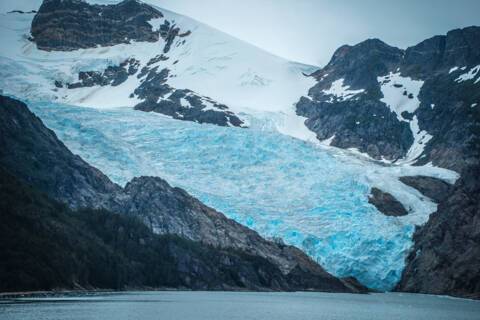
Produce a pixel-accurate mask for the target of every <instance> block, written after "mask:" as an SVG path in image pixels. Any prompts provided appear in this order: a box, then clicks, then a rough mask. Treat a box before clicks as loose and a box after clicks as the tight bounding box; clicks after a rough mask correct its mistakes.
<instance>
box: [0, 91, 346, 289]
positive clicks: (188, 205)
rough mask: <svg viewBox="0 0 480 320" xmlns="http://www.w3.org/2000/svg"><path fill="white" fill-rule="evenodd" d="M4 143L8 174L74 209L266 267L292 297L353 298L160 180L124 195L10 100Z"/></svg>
mask: <svg viewBox="0 0 480 320" xmlns="http://www.w3.org/2000/svg"><path fill="white" fill-rule="evenodd" d="M0 137H1V140H0V142H1V144H0V146H1V148H0V164H1V165H2V166H4V167H5V168H6V169H7V170H9V171H10V172H12V173H13V174H14V175H15V176H17V177H18V178H19V179H20V180H21V181H22V182H24V183H27V184H29V185H32V186H33V187H35V188H38V189H39V190H41V191H43V192H45V193H46V194H47V195H49V196H51V197H53V198H55V199H56V200H58V201H61V202H64V203H66V204H68V205H69V206H70V207H72V208H78V207H94V208H104V209H108V210H111V211H113V212H118V213H123V214H127V215H130V216H134V217H138V218H140V219H141V220H142V221H143V222H145V224H146V225H147V226H149V227H150V229H151V230H153V231H154V232H155V233H156V234H173V235H177V236H180V237H183V238H186V239H188V240H194V241H197V242H199V243H202V244H205V245H211V246H213V247H216V248H223V249H233V250H238V251H241V252H244V253H245V254H248V255H252V256H255V257H258V258H261V259H266V260H267V261H269V262H270V263H272V264H273V265H274V266H275V267H276V268H278V269H279V270H281V272H282V275H283V279H285V281H287V283H288V285H289V288H290V289H294V290H300V289H302V290H306V289H312V290H321V291H338V292H352V291H354V290H353V289H352V287H351V286H347V285H346V284H345V283H344V282H343V281H341V280H340V279H337V278H335V277H334V276H332V275H330V274H329V273H327V272H326V271H325V270H324V269H323V268H322V267H320V266H319V265H318V264H317V263H315V262H314V261H313V260H312V259H310V258H309V257H308V256H307V255H306V254H304V253H303V252H302V251H301V250H299V249H297V248H295V247H292V246H286V245H281V244H278V243H274V242H270V241H267V240H265V239H263V238H262V237H261V236H260V235H258V233H256V232H254V231H252V230H250V229H248V228H246V227H244V226H242V225H240V224H239V223H237V222H235V221H233V220H231V219H228V218H226V217H225V216H224V215H223V214H221V213H219V212H217V211H215V210H213V209H212V208H209V207H207V206H205V205H204V204H203V203H201V202H200V201H199V200H197V199H195V198H193V197H192V196H190V195H188V193H187V192H185V191H184V190H182V189H179V188H173V187H171V186H170V185H169V184H168V183H167V182H165V181H164V180H162V179H161V178H156V177H140V178H136V179H133V180H132V181H131V182H130V183H129V184H127V186H126V187H125V188H124V189H123V188H121V187H119V186H118V185H116V184H114V183H112V182H111V181H110V180H109V179H108V178H107V177H106V176H104V175H103V174H102V173H101V172H100V171H98V170H97V169H95V168H93V167H91V166H90V165H88V164H87V163H86V162H85V161H83V160H82V159H81V158H80V157H78V156H75V155H73V154H72V153H71V152H70V151H69V150H68V149H67V148H66V147H65V146H64V145H63V144H62V143H61V142H60V141H59V140H58V139H57V137H56V136H55V134H54V133H53V131H51V130H49V129H47V128H45V127H44V126H43V124H42V122H41V121H40V120H39V119H38V118H37V117H35V116H34V115H33V114H32V113H31V112H30V111H29V110H28V108H27V106H26V105H25V104H23V103H21V102H19V101H16V100H13V99H11V98H8V97H0ZM178 258H180V256H179V257H178ZM185 263H188V262H185Z"/></svg>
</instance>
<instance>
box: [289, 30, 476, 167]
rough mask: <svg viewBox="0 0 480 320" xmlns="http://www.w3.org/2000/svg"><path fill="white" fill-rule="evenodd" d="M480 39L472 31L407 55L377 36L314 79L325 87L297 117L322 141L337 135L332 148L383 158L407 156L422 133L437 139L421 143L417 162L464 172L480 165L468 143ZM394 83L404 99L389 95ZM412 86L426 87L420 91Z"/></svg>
mask: <svg viewBox="0 0 480 320" xmlns="http://www.w3.org/2000/svg"><path fill="white" fill-rule="evenodd" d="M479 39H480V27H468V28H464V29H457V30H452V31H450V32H448V33H447V35H445V36H435V37H433V38H431V39H428V40H425V41H423V42H421V43H419V44H418V45H415V46H413V47H410V48H408V49H406V50H405V51H402V50H400V49H397V48H394V47H390V46H388V45H386V44H385V43H383V42H381V41H380V40H377V39H371V40H367V41H364V42H361V43H359V44H357V45H355V46H343V47H341V48H339V49H338V50H337V51H336V52H335V54H334V55H333V57H332V59H331V61H330V62H329V63H328V64H327V66H325V67H324V68H322V69H320V70H319V71H317V72H315V73H313V74H312V75H311V76H312V77H315V78H316V79H317V84H316V85H315V86H314V87H312V88H311V89H310V91H309V93H308V97H302V98H301V99H300V101H299V102H298V104H297V113H298V114H299V115H302V116H305V117H307V118H308V119H307V120H306V122H305V123H306V125H307V126H308V127H309V128H310V129H311V130H312V131H314V132H315V133H317V136H318V138H319V139H320V140H324V139H329V138H331V137H334V138H333V139H332V141H331V144H332V145H334V146H338V147H341V148H357V149H359V150H360V151H362V152H365V153H367V154H369V155H370V156H372V157H373V158H376V159H382V158H385V159H389V160H392V161H393V160H396V159H399V158H403V157H405V156H407V153H408V151H409V149H410V147H411V146H412V143H414V135H418V134H420V133H421V131H423V132H426V133H428V134H429V135H431V136H432V137H431V138H430V139H424V140H423V141H420V140H419V141H416V142H417V143H418V144H419V147H420V148H421V147H423V148H424V150H423V152H419V153H418V154H416V155H415V156H412V155H410V156H412V159H410V160H416V161H417V163H419V164H425V163H428V162H432V163H433V164H435V165H438V166H441V167H445V168H449V169H454V170H456V171H459V172H460V171H461V170H462V169H463V168H465V167H466V166H469V165H470V164H471V163H473V162H474V159H473V158H472V156H471V154H472V153H471V150H470V148H469V147H468V146H469V144H470V143H471V140H472V139H473V134H472V126H473V122H474V121H473V119H474V117H475V114H476V113H478V110H479V109H478V108H476V107H475V106H476V105H477V104H479V103H480V83H479V81H478V78H479V76H480V73H479V72H478V71H476V70H477V69H476V67H477V66H480V54H479V52H480V42H479ZM467 74H470V76H467ZM462 75H463V76H462ZM398 80H403V81H404V83H400V82H398V83H397V81H398ZM387 84H388V85H392V88H395V90H396V91H397V92H398V94H397V93H396V92H395V90H392V91H391V92H389V93H388V94H389V95H390V96H389V97H386V96H385V92H383V91H382V90H383V89H384V88H382V86H385V85H387ZM409 84H410V85H411V86H412V87H415V86H420V88H419V92H418V94H415V92H411V88H409V86H408V85H409ZM409 90H410V91H409ZM401 93H403V97H404V98H402V94H401ZM394 95H395V97H393V96H394ZM393 98H395V99H396V101H393V100H395V99H393ZM385 99H387V100H385ZM389 99H393V100H392V101H391V102H392V103H393V105H390V106H389V105H387V103H386V102H388V100H389ZM416 99H418V102H417V100H416ZM415 104H418V105H415ZM392 108H393V109H395V110H397V112H398V114H397V113H396V112H393V111H391V109H392ZM403 109H409V110H410V111H408V110H403ZM423 134H424V133H423Z"/></svg>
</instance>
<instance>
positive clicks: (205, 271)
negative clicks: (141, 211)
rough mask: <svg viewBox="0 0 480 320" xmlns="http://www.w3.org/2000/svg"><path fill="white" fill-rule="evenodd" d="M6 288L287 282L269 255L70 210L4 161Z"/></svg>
mask: <svg viewBox="0 0 480 320" xmlns="http://www.w3.org/2000/svg"><path fill="white" fill-rule="evenodd" d="M0 214H1V221H2V223H1V224H0V291H22V290H50V289H55V288H68V289H72V288H87V289H91V288H109V289H125V288H132V287H137V288H139V287H156V288H158V287H176V288H191V289H228V288H234V289H242V288H243V289H250V290H252V289H253V290H255V289H274V290H286V289H288V288H289V286H288V284H287V282H286V279H285V277H284V276H283V275H282V274H281V272H280V270H279V269H278V268H277V267H276V266H274V265H273V264H271V263H270V262H268V261H267V260H266V259H263V258H260V257H255V256H250V255H248V254H246V253H241V252H236V251H234V250H218V249H215V248H212V247H209V246H206V245H201V244H200V243H197V242H193V241H189V240H185V239H181V238H179V237H176V236H160V235H155V234H153V233H152V232H151V231H150V230H149V229H148V228H147V227H146V226H145V225H144V224H143V223H142V222H140V221H139V220H137V219H135V218H132V217H128V216H125V215H119V214H115V213H111V212H108V211H105V210H101V211H98V210H80V211H71V210H70V209H68V208H67V207H66V206H64V205H62V204H60V203H58V202H56V201H54V200H51V199H49V198H48V197H47V196H45V195H44V194H42V193H40V192H38V191H36V190H34V189H32V188H31V187H28V186H27V185H25V184H23V183H21V182H20V181H19V180H17V179H16V178H15V177H14V176H13V175H11V174H9V173H8V172H7V171H6V170H4V169H3V168H1V167H0Z"/></svg>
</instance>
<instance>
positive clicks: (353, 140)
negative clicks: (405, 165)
mask: <svg viewBox="0 0 480 320" xmlns="http://www.w3.org/2000/svg"><path fill="white" fill-rule="evenodd" d="M297 113H298V114H300V115H302V116H304V117H307V118H308V119H307V120H306V121H305V124H306V125H307V127H308V128H309V129H310V130H312V131H314V132H315V133H316V134H317V138H318V139H319V140H325V139H329V138H331V137H333V136H334V138H333V140H332V141H331V145H333V146H336V147H339V148H345V149H347V148H357V149H359V150H360V151H362V152H366V153H368V154H369V155H370V156H372V157H373V158H376V159H381V158H382V157H385V158H388V159H391V160H396V159H399V158H401V157H402V156H403V155H404V154H405V153H406V152H407V150H408V148H409V146H410V145H411V143H412V142H413V137H412V133H411V131H410V128H409V126H408V124H407V123H406V122H399V121H398V120H397V117H396V115H395V113H393V112H391V111H390V110H389V109H387V108H386V107H385V105H384V104H383V103H381V102H379V101H376V100H369V99H367V98H366V97H364V98H359V99H358V100H353V101H352V100H349V101H342V102H337V103H328V102H326V101H323V102H319V101H312V100H309V99H307V98H305V97H302V98H301V99H300V101H299V102H298V103H297Z"/></svg>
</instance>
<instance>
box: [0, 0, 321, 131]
mask: <svg viewBox="0 0 480 320" xmlns="http://www.w3.org/2000/svg"><path fill="white" fill-rule="evenodd" d="M9 2H10V1H9ZM89 2H90V3H97V4H111V3H117V2H118V1H98V0H95V1H89ZM146 2H147V3H148V1H146ZM33 3H34V4H32V9H37V8H36V7H37V6H38V5H39V4H40V1H33ZM14 7H15V6H14V5H12V9H13V8H14ZM22 9H26V7H25V5H22ZM157 9H158V10H159V11H161V12H162V14H163V15H164V17H163V18H160V19H155V20H152V21H151V22H150V23H151V24H152V28H153V29H152V30H155V29H158V28H159V26H160V24H162V23H163V22H164V21H165V20H168V21H169V22H171V23H172V24H175V25H176V26H177V27H179V28H180V30H181V32H188V31H190V33H189V35H188V36H185V37H182V38H180V37H177V38H175V40H174V42H173V44H172V45H171V48H170V50H169V51H168V53H166V54H165V56H166V57H168V59H167V60H163V59H162V60H160V61H157V62H155V63H153V64H150V65H149V68H150V70H151V69H152V68H154V67H157V66H158V69H164V68H166V69H168V70H169V76H168V79H167V81H166V83H167V84H168V85H169V86H171V87H173V88H175V89H189V90H192V91H194V92H195V93H196V94H198V95H200V96H202V97H209V98H211V99H213V100H215V101H216V102H218V103H221V104H225V105H227V106H228V108H229V109H230V110H231V111H233V112H234V113H235V114H237V115H239V117H241V115H242V113H246V114H259V115H260V114H264V113H266V112H267V113H268V112H276V113H278V114H280V115H283V117H282V118H281V121H279V124H278V126H279V130H280V131H282V132H283V133H286V134H290V135H293V136H296V137H298V138H303V139H311V140H313V139H314V138H315V135H314V134H312V133H311V132H309V131H308V130H306V129H305V128H304V126H303V118H300V117H297V116H296V115H295V112H294V103H295V102H296V101H297V100H298V97H300V96H301V95H303V94H305V93H306V92H307V90H308V88H309V87H311V86H312V85H313V79H312V78H309V77H306V76H304V74H303V73H304V72H305V73H309V72H312V71H313V70H315V68H314V67H312V66H308V65H302V64H299V63H294V62H291V61H287V60H285V59H282V58H280V57H277V56H274V55H272V54H270V53H267V52H265V51H263V50H261V49H259V48H257V47H255V46H253V45H250V44H248V43H245V42H243V41H241V40H238V39H236V38H233V37H231V36H229V35H227V34H225V33H223V32H221V31H219V30H216V29H214V28H211V27H209V26H207V25H204V24H202V23H200V22H197V21H195V20H193V19H191V18H188V17H185V16H181V15H178V14H175V13H173V12H169V11H167V10H164V9H161V8H157ZM33 16H34V15H33V14H20V13H8V14H6V13H2V19H1V22H0V36H1V38H2V40H3V41H4V43H6V44H8V45H4V46H2V48H1V49H0V64H1V66H2V71H1V75H2V78H3V79H2V88H3V90H4V91H5V92H6V93H8V94H13V95H16V96H22V97H25V96H26V97H28V98H32V99H36V100H38V99H46V100H56V101H59V102H63V103H68V104H73V105H78V106H89V107H95V108H112V107H133V106H135V105H136V104H138V103H139V102H141V99H139V98H138V96H132V93H133V92H134V90H135V89H136V88H138V87H139V86H140V84H141V83H142V82H143V81H144V79H142V78H139V77H137V75H133V76H130V77H129V78H128V80H126V81H125V82H123V83H121V84H120V85H118V86H110V85H108V86H99V85H96V86H92V87H82V88H75V89H68V88H67V87H66V86H63V88H57V87H56V86H55V81H58V82H60V83H72V82H75V81H77V79H78V74H79V72H80V71H99V72H102V71H103V70H105V68H106V67H108V66H115V65H119V64H120V63H121V62H123V61H125V60H127V59H129V58H134V59H136V60H138V61H139V62H140V66H139V69H141V68H142V67H144V66H146V65H147V63H148V62H149V61H150V60H151V59H152V58H154V57H156V56H158V55H160V54H163V52H162V49H163V47H164V45H165V40H164V39H162V38H160V39H159V41H158V42H133V43H131V44H119V45H115V46H111V47H97V48H91V49H79V50H74V51H42V50H38V49H37V47H36V45H35V43H33V42H31V41H29V40H28V37H29V33H30V25H31V21H32V18H33ZM6 78H8V79H9V81H8V82H7V80H6ZM12 80H14V81H12Z"/></svg>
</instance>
